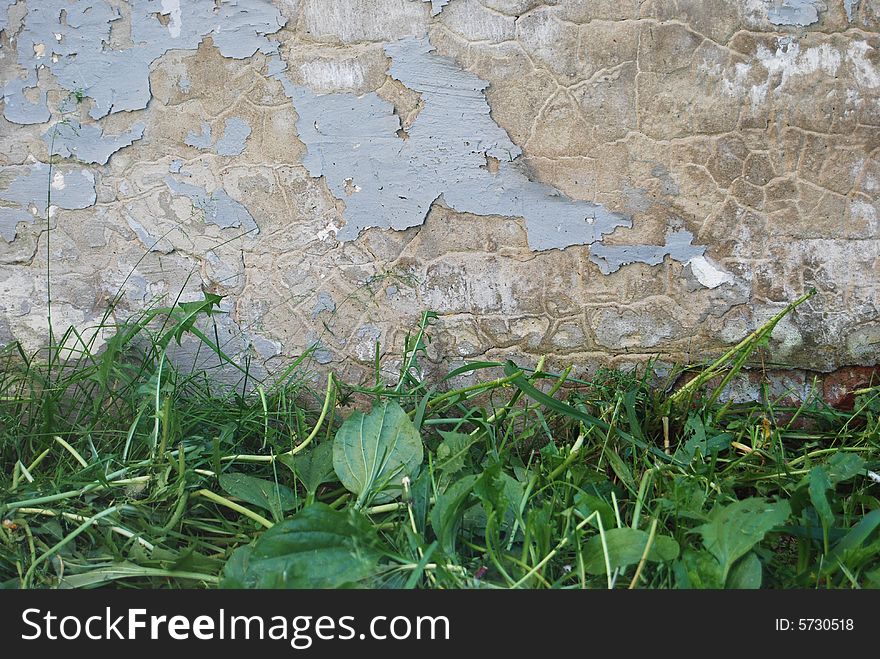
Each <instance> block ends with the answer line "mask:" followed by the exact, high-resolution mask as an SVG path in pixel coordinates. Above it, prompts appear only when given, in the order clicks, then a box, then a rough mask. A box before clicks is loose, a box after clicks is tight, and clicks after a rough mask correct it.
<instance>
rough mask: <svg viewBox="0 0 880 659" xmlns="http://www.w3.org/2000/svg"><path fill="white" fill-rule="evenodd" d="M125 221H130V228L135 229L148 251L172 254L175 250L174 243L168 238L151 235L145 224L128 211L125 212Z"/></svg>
mask: <svg viewBox="0 0 880 659" xmlns="http://www.w3.org/2000/svg"><path fill="white" fill-rule="evenodd" d="M125 221H126V222H127V223H128V226H129V228H130V229H131V230H132V231H134V233H135V235H136V236H137V237H138V240H140V241H141V244H143V246H144V247H146V248H147V251H149V252H158V253H159V254H170V253H171V252H173V251H174V245H172V244H171V242H170V241H169V240H168V239H167V238H163V237H160V238H156V237H155V236H153V235H151V234H150V232H149V231H147V229H146V227H145V226H144V225H143V224H141V223H140V222H138V221H137V220H136V219H134V218H133V217H132V216H131V215H129V214H128V213H126V214H125Z"/></svg>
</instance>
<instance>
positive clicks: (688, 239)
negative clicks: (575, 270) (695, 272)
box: [590, 231, 706, 275]
mask: <svg viewBox="0 0 880 659" xmlns="http://www.w3.org/2000/svg"><path fill="white" fill-rule="evenodd" d="M693 238H694V236H693V234H692V233H691V232H690V231H670V232H669V233H667V235H666V244H665V245H603V244H601V243H596V244H594V245H592V246H591V247H590V260H591V261H592V262H593V263H595V264H596V265H597V266H599V270H600V271H601V272H602V274H604V275H609V274H611V273H612V272H617V271H618V270H620V268H621V267H622V266H624V265H629V264H630V263H647V264H648V265H659V264H660V263H663V259H664V258H665V257H667V256H668V257H669V258H671V259H672V260H673V261H680V262H682V263H688V262H691V261H692V260H693V259H695V258H697V257H702V255H703V252H705V251H706V248H705V247H702V246H699V245H693V244H692V241H693Z"/></svg>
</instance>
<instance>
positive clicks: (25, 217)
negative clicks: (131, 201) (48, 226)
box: [0, 163, 97, 242]
mask: <svg viewBox="0 0 880 659" xmlns="http://www.w3.org/2000/svg"><path fill="white" fill-rule="evenodd" d="M16 174H17V176H16ZM52 174H53V175H52V185H51V188H52V189H53V190H54V192H52V193H51V203H52V205H53V206H57V207H58V208H64V209H67V210H74V209H81V208H88V207H89V206H92V205H94V203H95V201H96V199H97V195H96V193H95V176H94V174H92V172H90V171H89V170H87V169H79V168H72V167H64V166H61V167H58V166H56V167H54V168H53V169H52ZM7 175H12V176H13V177H14V178H12V179H11V181H10V182H9V183H8V185H7V187H6V188H5V189H2V190H0V237H2V238H3V240H5V241H6V242H12V241H13V240H15V236H16V225H17V224H18V223H19V222H27V223H29V224H33V222H34V221H35V220H36V219H37V218H45V217H46V216H47V211H48V208H47V205H48V204H47V196H49V195H48V194H47V188H48V187H49V166H48V165H45V164H43V163H37V164H35V165H25V166H21V167H7V168H5V169H3V170H0V182H2V181H3V180H4V179H5V180H9V179H8V178H7ZM0 185H2V183H0Z"/></svg>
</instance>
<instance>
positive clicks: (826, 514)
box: [809, 467, 834, 528]
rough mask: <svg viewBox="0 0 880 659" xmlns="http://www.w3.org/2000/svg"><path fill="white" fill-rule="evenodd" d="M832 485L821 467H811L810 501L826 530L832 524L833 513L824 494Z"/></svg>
mask: <svg viewBox="0 0 880 659" xmlns="http://www.w3.org/2000/svg"><path fill="white" fill-rule="evenodd" d="M832 487H834V485H833V484H832V483H831V479H830V478H828V472H827V471H825V469H824V468H822V467H813V468H812V469H811V470H810V488H809V490H810V501H812V502H813V507H814V508H815V509H816V512H817V513H818V515H819V519H821V520H822V525H823V526H824V527H825V528H828V527H829V526H831V525H832V524H834V513H833V512H832V510H831V504H829V503H828V496H827V495H826V492H827V491H828V490H830V489H831V488H832Z"/></svg>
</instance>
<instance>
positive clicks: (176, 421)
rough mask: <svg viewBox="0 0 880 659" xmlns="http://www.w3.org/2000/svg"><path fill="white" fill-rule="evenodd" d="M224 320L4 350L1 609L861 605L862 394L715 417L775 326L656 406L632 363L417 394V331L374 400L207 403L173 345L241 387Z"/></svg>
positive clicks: (380, 377) (173, 315)
mask: <svg viewBox="0 0 880 659" xmlns="http://www.w3.org/2000/svg"><path fill="white" fill-rule="evenodd" d="M806 298H807V296H805V297H804V298H801V299H800V300H797V301H795V302H794V303H793V304H792V305H790V306H789V307H788V308H787V309H786V312H785V313H788V312H790V311H791V309H793V308H794V307H795V306H796V305H797V304H799V303H801V302H802V301H803V300H804V299H806ZM219 301H220V299H219V297H218V296H212V295H208V296H206V298H205V299H204V300H202V301H198V302H187V303H179V302H178V303H175V304H172V305H170V306H163V307H157V308H152V309H149V310H145V311H144V312H142V313H141V314H139V315H138V316H136V317H135V318H133V319H131V320H129V321H128V322H126V323H121V324H118V325H117V324H113V323H111V322H110V318H111V315H112V313H111V312H109V311H108V314H106V315H105V318H104V319H103V321H102V323H101V324H100V326H99V328H98V329H99V330H101V332H103V333H104V334H105V335H106V336H109V338H108V339H107V341H106V343H105V345H104V346H103V347H102V348H101V349H100V350H98V349H96V347H95V346H96V340H95V338H94V336H95V333H94V332H93V333H92V335H91V338H89V337H88V336H87V335H86V333H84V332H80V331H77V330H75V329H73V328H70V329H68V330H67V331H66V332H65V333H63V334H62V335H60V336H54V343H53V347H52V349H51V350H50V351H49V352H48V353H47V354H48V358H44V357H42V356H33V355H28V354H27V353H25V352H24V351H23V350H22V349H21V347H20V346H18V345H15V344H13V345H10V346H8V347H7V348H6V349H5V350H3V351H2V352H0V361H2V368H0V516H2V519H3V524H2V528H0V583H2V585H3V586H5V587H10V588H37V587H61V588H92V587H96V586H100V585H103V584H109V583H114V584H116V585H117V586H119V587H168V586H171V587H179V586H204V587H214V586H217V585H220V586H230V587H232V586H236V587H286V588H298V587H341V586H349V585H361V586H369V587H400V588H414V587H422V588H754V587H769V588H803V587H810V588H815V587H822V588H860V587H877V586H880V551H878V550H880V532H878V529H880V500H878V498H877V487H878V485H877V483H876V481H877V480H880V479H877V478H876V471H877V469H878V442H880V438H878V429H880V423H878V415H880V388H878V387H873V388H867V389H863V390H860V391H859V392H858V395H857V398H856V406H855V408H854V409H853V410H852V411H848V412H842V411H839V410H835V409H832V408H829V407H828V406H826V405H824V404H823V403H822V402H821V401H820V400H818V399H817V398H815V397H811V398H808V399H807V400H806V401H804V402H803V403H802V404H800V405H799V406H798V407H791V406H788V405H786V404H783V402H781V401H773V400H764V401H760V402H756V403H754V404H745V405H743V404H738V405H733V404H722V403H721V402H720V395H721V392H722V390H723V387H724V386H725V385H727V384H729V382H730V381H731V379H732V378H733V377H735V375H736V373H737V372H738V371H739V370H740V369H742V368H743V367H745V366H746V365H747V364H748V363H749V362H750V361H751V360H753V358H754V355H755V351H756V350H760V348H761V344H762V341H763V339H764V338H765V337H766V336H767V335H769V332H770V331H771V330H772V325H773V324H775V323H776V322H778V321H779V319H780V318H781V317H782V316H781V315H780V316H777V317H776V318H774V319H771V321H770V323H768V325H767V326H765V327H763V328H760V329H759V330H758V331H756V332H755V333H753V334H752V335H751V336H750V337H748V338H747V339H746V340H745V341H743V342H742V343H740V344H739V345H738V346H736V347H735V348H734V349H732V350H731V351H729V352H728V353H727V354H726V355H724V356H723V357H722V358H721V359H719V360H717V361H716V362H714V363H712V364H710V365H708V366H705V367H703V368H702V369H700V370H698V371H696V373H693V372H692V371H693V369H689V370H688V372H689V374H690V375H691V376H692V379H690V380H689V382H688V383H687V384H685V385H684V386H682V387H680V388H679V389H678V390H677V391H674V392H671V393H670V391H671V386H670V383H671V382H672V381H673V380H674V379H675V378H676V377H677V376H678V375H679V372H676V373H673V374H672V375H671V376H670V377H668V378H667V382H666V383H665V384H658V381H659V380H662V379H661V378H659V376H658V375H657V374H655V373H654V372H653V366H652V364H650V363H649V364H647V365H646V366H645V367H644V368H643V369H642V370H640V371H638V372H630V373H622V372H618V371H602V372H600V373H599V374H597V376H596V377H595V378H594V379H593V380H592V381H582V380H574V379H571V378H570V369H566V370H564V371H562V372H551V371H547V370H544V364H543V360H542V361H541V362H539V363H538V364H537V365H536V367H535V368H527V367H524V366H521V365H518V364H515V363H513V362H506V363H501V362H474V363H471V364H468V365H466V366H464V367H461V368H458V369H456V370H454V371H451V372H450V373H448V374H447V375H446V376H445V377H443V378H440V379H439V380H436V379H434V380H429V379H428V378H427V377H426V375H425V371H424V369H423V368H422V361H423V360H424V358H425V351H426V347H427V345H428V341H429V340H430V334H431V330H432V327H431V321H432V320H433V318H434V317H435V316H434V315H433V314H431V313H425V314H424V315H423V317H422V320H421V322H420V324H419V326H418V328H417V329H416V331H415V332H414V333H413V334H412V335H410V336H408V337H407V338H406V340H405V344H404V345H403V346H402V348H403V350H402V359H401V360H400V362H401V364H402V366H401V368H400V371H399V373H398V375H397V377H396V378H395V379H394V381H393V382H387V381H386V378H387V376H386V375H384V373H386V371H384V370H383V369H382V368H380V366H381V364H380V363H379V362H380V360H379V357H378V356H377V359H376V364H375V373H374V379H373V381H372V382H371V383H369V385H364V386H361V385H354V384H351V383H342V382H340V381H338V379H337V378H335V377H334V376H332V375H330V376H329V377H328V378H327V380H326V383H325V384H324V385H323V386H314V385H313V384H311V383H313V382H314V378H313V377H312V374H310V373H308V372H307V371H306V370H305V368H304V363H305V359H306V357H307V355H305V356H303V358H301V359H300V360H297V361H296V362H295V363H294V364H292V365H291V366H290V367H289V368H288V369H286V370H285V371H284V372H282V373H279V374H277V376H276V377H274V378H272V379H264V380H258V381H255V380H252V379H250V380H249V382H250V386H249V387H247V388H244V389H243V388H240V387H237V388H235V387H227V388H226V389H218V387H217V385H216V384H212V382H211V380H210V378H208V377H207V374H205V373H200V372H194V371H193V370H191V369H190V370H187V369H186V368H184V367H183V366H181V365H179V364H176V363H175V362H174V360H173V359H172V358H171V357H170V356H169V347H170V346H171V345H172V343H174V342H180V341H182V340H183V339H184V338H188V339H189V340H196V341H198V342H199V344H200V345H201V347H202V348H203V349H204V350H208V351H210V352H211V353H212V354H213V355H215V356H216V358H217V360H218V362H219V363H221V364H223V365H225V366H226V367H227V368H230V369H239V370H240V371H241V373H242V379H243V380H245V379H247V378H250V377H251V376H250V375H248V372H247V369H246V367H242V366H240V365H238V364H237V363H236V362H235V361H234V360H233V359H231V358H230V357H229V356H228V355H226V354H225V353H224V351H223V349H222V347H221V346H220V345H218V344H217V343H216V341H215V340H213V339H212V338H211V331H210V327H209V326H210V323H211V322H212V320H213V315H214V314H216V313H217V305H218V303H219ZM206 324H207V325H206ZM378 354H379V353H378V351H377V355H378ZM463 375H467V376H468V382H469V384H467V385H466V386H455V385H453V384H452V383H453V382H457V381H458V378H459V377H460V376H463ZM710 383H718V385H717V386H715V387H713V388H712V389H708V388H707V387H708V385H709V384H710ZM354 395H357V396H358V397H359V398H361V399H366V400H367V401H368V402H369V403H370V409H369V410H368V411H365V412H348V411H346V410H345V404H346V403H348V402H349V399H350V398H351V397H352V396H354Z"/></svg>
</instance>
